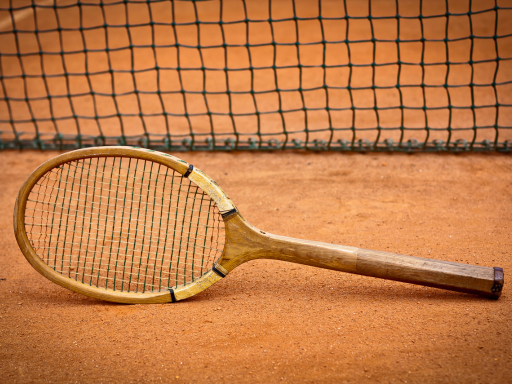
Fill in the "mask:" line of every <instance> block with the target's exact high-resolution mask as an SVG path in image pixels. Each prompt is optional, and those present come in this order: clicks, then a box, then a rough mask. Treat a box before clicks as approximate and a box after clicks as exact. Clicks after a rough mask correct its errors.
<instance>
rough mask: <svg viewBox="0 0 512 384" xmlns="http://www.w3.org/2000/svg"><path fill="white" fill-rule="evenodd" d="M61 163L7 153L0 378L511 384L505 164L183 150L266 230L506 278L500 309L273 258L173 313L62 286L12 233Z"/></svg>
mask: <svg viewBox="0 0 512 384" xmlns="http://www.w3.org/2000/svg"><path fill="white" fill-rule="evenodd" d="M55 155H56V153H51V152H47V153H41V152H14V151H12V152H2V153H0V163H1V165H2V167H1V171H0V185H1V188H0V296H1V302H0V332H1V333H0V335H1V336H0V377H1V380H0V381H2V382H5V383H21V382H79V383H80V382H82V383H85V382H176V383H181V382H182V383H196V382H226V383H262V382H265V383H266V382H289V383H294V382H337V383H340V382H347V383H355V382H369V383H373V382H375V383H394V382H407V383H432V382H436V383H506V382H510V380H511V377H512V347H511V342H512V334H511V320H510V318H511V315H512V307H511V297H512V295H511V294H510V293H509V292H510V289H511V288H510V285H507V280H509V276H511V275H510V273H512V255H511V254H510V251H511V249H512V237H511V235H510V234H511V229H512V208H511V207H512V206H511V197H512V158H511V157H510V156H506V155H497V154H469V155H437V154H416V155H401V154H338V153H322V154H319V153H293V152H287V153H230V154H228V153H181V154H177V155H178V156H180V157H183V158H185V159H186V160H188V161H190V162H191V163H193V164H195V165H196V166H198V167H199V168H200V169H201V170H203V171H205V172H206V173H207V174H208V175H210V176H211V177H213V178H214V179H215V180H216V181H217V182H218V183H219V184H220V185H221V186H222V187H223V188H224V190H225V191H226V192H227V193H228V194H229V196H230V197H231V198H232V199H233V201H234V202H235V204H237V206H238V208H239V209H240V211H241V212H242V213H243V214H244V216H245V218H246V219H248V220H249V221H250V222H251V223H253V224H254V225H256V226H258V227H260V228H261V229H264V230H267V231H270V232H274V233H278V234H282V235H286V236H292V237H302V238H307V239H312V240H319V241H325V242H334V243H341V244H346V245H353V246H359V247H364V248H370V249H378V250H384V251H390V252H397V253H403V254H411V255H415V256H421V257H431V258H435V259H443V260H449V261H459V262H465V263H470V264H477V265H485V266H490V267H492V266H501V267H503V268H504V270H505V288H504V292H503V294H502V297H501V298H500V299H499V300H498V301H492V300H488V299H484V298H479V297H476V296H472V295H467V294H461V293H455V292H449V291H442V290H438V289H434V288H426V287H419V286H414V285H409V284H403V283H397V282H390V281H385V280H379V279H374V278H368V277H362V276H356V275H349V274H344V273H337V272H333V271H327V270H320V269H315V268H312V267H307V266H301V265H294V264H288V263H284V262H277V261H254V262H250V263H247V264H244V265H242V266H241V267H239V268H237V269H235V270H234V271H233V272H232V273H230V274H229V275H228V276H227V277H226V278H225V279H223V280H222V281H221V282H219V283H218V284H216V285H214V286H213V287H211V288H210V289H209V290H207V291H205V292H203V293H201V294H200V295H198V296H195V297H193V298H191V299H189V300H185V301H183V302H179V303H176V304H166V305H120V304H112V303H107V302H103V301H99V300H95V299H91V298H88V297H84V296H81V295H78V294H75V293H73V292H70V291H67V290H66V289H64V288H62V287H60V286H57V285H55V284H53V283H51V282H50V281H48V280H46V279H45V278H43V277H42V276H40V275H39V274H38V273H37V272H35V271H34V270H33V269H32V268H31V267H30V265H29V264H28V263H27V262H26V260H25V259H24V257H23V255H22V253H21V252H20V251H19V249H18V246H17V244H16V241H15V238H14V234H13V229H12V211H13V206H14V200H15V197H16V193H17V191H18V188H19V187H20V185H21V183H22V182H23V180H24V179H25V178H26V177H27V176H28V174H29V173H30V172H31V171H32V170H33V169H34V168H35V167H36V166H37V165H39V164H40V163H41V162H42V161H44V160H46V159H48V158H50V157H52V156H55Z"/></svg>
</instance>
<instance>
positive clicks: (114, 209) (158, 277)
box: [25, 157, 224, 292]
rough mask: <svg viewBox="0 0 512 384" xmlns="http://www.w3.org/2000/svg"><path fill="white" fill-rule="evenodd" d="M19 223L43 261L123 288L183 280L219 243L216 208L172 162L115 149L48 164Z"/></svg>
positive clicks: (207, 262)
mask: <svg viewBox="0 0 512 384" xmlns="http://www.w3.org/2000/svg"><path fill="white" fill-rule="evenodd" d="M25 228H26V232H27V236H28V238H29V240H30V243H31V245H32V247H33V248H34V250H35V252H36V254H37V255H38V256H39V257H40V258H41V259H42V260H43V261H44V262H45V263H46V264H47V265H48V266H49V267H50V268H53V269H54V270H55V271H57V272H59V273H61V274H62V275H64V276H67V277H69V278H71V279H74V280H76V281H79V282H81V283H85V284H88V285H91V286H95V287H101V288H109V289H113V290H116V291H122V292H148V291H160V290H164V289H167V288H174V287H177V286H179V285H182V284H187V283H190V282H192V281H194V280H196V279H198V278H199V277H201V276H202V275H204V274H205V273H206V272H208V271H209V270H210V269H211V268H212V266H213V263H214V262H215V261H216V260H217V259H218V258H219V257H220V256H221V254H222V250H223V246H224V223H223V220H222V216H221V214H220V212H219V210H218V209H217V207H216V205H215V203H214V202H213V201H212V200H211V198H210V197H209V196H208V195H207V194H206V193H204V192H203V191H202V190H201V189H200V188H199V187H197V186H196V185H195V184H194V183H193V182H191V181H190V180H189V179H188V178H185V177H183V176H182V175H181V174H180V173H178V172H176V171H174V170H173V169H171V168H168V167H166V166H164V165H161V164H158V163H154V162H151V161H146V160H141V159H132V158H122V157H99V158H88V159H81V160H76V161H72V162H69V163H65V164H63V165H61V166H59V167H57V168H54V169H52V170H51V171H49V172H47V173H46V174H45V175H44V176H43V177H42V178H41V179H40V180H39V181H38V182H37V183H36V185H35V186H34V187H33V189H32V191H31V193H30V196H29V198H28V200H27V206H26V210H25Z"/></svg>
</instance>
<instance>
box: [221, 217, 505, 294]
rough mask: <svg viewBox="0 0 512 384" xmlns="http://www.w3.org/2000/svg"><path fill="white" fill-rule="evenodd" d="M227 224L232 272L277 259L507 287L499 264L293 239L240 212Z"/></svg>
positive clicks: (446, 283) (425, 280)
mask: <svg viewBox="0 0 512 384" xmlns="http://www.w3.org/2000/svg"><path fill="white" fill-rule="evenodd" d="M226 227H227V228H226V229H227V231H226V234H227V238H226V250H225V253H224V255H223V256H222V259H221V260H220V262H219V264H221V265H222V266H223V267H224V268H226V270H227V271H231V270H232V269H234V268H235V267H236V266H238V265H240V264H242V263H244V262H246V261H249V260H255V259H275V260H283V261H289V262H292V263H299V264H305V265H311V266H313V267H319V268H325V269H332V270H336V271H342V272H349V273H355V274H358V275H364V276H372V277H378V278H381V279H387V280H395V281H401V282H404V283H411V284H418V285H425V286H428V287H435V288H441V289H447V290H451V291H458V292H466V293H472V294H476V295H480V296H485V297H489V298H494V299H497V298H498V297H500V295H501V290H502V287H503V269H501V268H497V267H495V268H489V267H481V266H477V265H468V264H462V263H454V262H450V261H441V260H434V259H427V258H422V257H414V256H405V255H399V254H396V253H389V252H380V251H371V250H368V249H361V248H355V247H347V246H343V245H337V244H328V243H321V242H317V241H310V240H299V239H293V238H290V237H285V236H279V235H274V234H270V233H266V232H263V231H260V230H259V229H257V228H255V227H253V226H251V225H250V224H248V223H247V222H246V221H245V220H244V219H243V218H242V217H240V216H236V217H235V218H233V219H232V220H229V221H228V222H227V223H226Z"/></svg>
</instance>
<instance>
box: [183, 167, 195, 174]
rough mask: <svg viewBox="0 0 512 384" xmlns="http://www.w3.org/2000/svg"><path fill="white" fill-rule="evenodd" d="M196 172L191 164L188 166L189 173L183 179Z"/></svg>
mask: <svg viewBox="0 0 512 384" xmlns="http://www.w3.org/2000/svg"><path fill="white" fill-rule="evenodd" d="M193 170H194V166H193V165H192V164H190V165H189V166H188V169H187V172H185V174H184V175H183V177H188V175H190V174H191V173H192V171H193Z"/></svg>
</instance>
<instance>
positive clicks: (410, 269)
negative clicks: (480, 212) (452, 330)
mask: <svg viewBox="0 0 512 384" xmlns="http://www.w3.org/2000/svg"><path fill="white" fill-rule="evenodd" d="M356 255H357V261H356V273H357V274H360V275H365V276H373V277H379V278H383V279H388V280H396V281H402V282H405V283H412V284H419V285H425V286H429V287H435V288H441V289H447V290H451V291H458V292H466V293H472V294H476V295H480V296H486V297H489V298H494V299H497V298H498V297H500V295H501V290H502V288H503V282H504V279H503V275H504V274H503V269H501V268H498V267H494V268H489V267H481V266H476V265H469V264H462V263H454V262H448V261H441V260H433V259H426V258H421V257H413V256H405V255H399V254H395V253H388V252H379V251H370V250H366V249H359V248H358V249H357V251H356Z"/></svg>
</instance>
